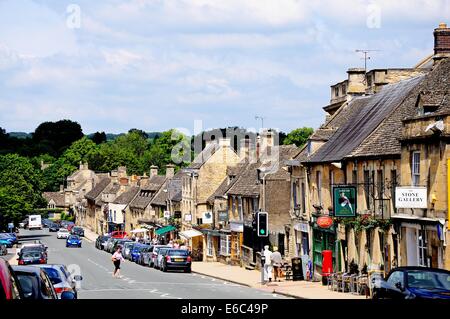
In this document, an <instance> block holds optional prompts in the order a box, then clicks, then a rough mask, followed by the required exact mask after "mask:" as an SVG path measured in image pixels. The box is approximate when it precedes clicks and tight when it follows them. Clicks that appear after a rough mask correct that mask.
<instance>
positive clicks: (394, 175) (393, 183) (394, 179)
mask: <svg viewBox="0 0 450 319" xmlns="http://www.w3.org/2000/svg"><path fill="white" fill-rule="evenodd" d="M396 186H397V170H395V169H393V170H391V199H394V198H395V187H396Z"/></svg>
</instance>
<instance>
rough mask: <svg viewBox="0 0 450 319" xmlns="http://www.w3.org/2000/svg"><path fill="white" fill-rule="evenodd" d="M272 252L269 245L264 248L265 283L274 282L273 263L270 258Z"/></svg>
mask: <svg viewBox="0 0 450 319" xmlns="http://www.w3.org/2000/svg"><path fill="white" fill-rule="evenodd" d="M271 256H272V252H271V251H270V250H269V245H265V246H264V258H265V260H264V281H266V282H267V281H269V282H270V281H272V262H271V259H270V257H271Z"/></svg>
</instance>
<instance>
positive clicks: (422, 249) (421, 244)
mask: <svg viewBox="0 0 450 319" xmlns="http://www.w3.org/2000/svg"><path fill="white" fill-rule="evenodd" d="M418 232H419V236H417V248H418V249H419V266H424V267H429V265H428V260H427V232H426V231H425V230H423V229H420V230H419V231H418Z"/></svg>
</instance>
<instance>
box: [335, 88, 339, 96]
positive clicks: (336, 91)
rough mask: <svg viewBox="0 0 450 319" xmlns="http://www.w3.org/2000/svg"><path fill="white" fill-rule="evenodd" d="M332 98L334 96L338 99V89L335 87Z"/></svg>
mask: <svg viewBox="0 0 450 319" xmlns="http://www.w3.org/2000/svg"><path fill="white" fill-rule="evenodd" d="M334 96H335V97H338V96H339V87H338V86H336V87H335V88H334Z"/></svg>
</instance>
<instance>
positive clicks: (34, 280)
mask: <svg viewBox="0 0 450 319" xmlns="http://www.w3.org/2000/svg"><path fill="white" fill-rule="evenodd" d="M12 268H13V270H14V273H15V274H16V276H17V278H18V280H19V283H20V287H21V289H22V293H23V296H24V298H25V299H58V296H57V294H56V291H55V289H54V288H53V284H52V282H51V280H50V278H49V277H48V275H47V274H46V272H45V271H44V270H43V269H41V268H39V267H31V266H13V267H12ZM65 293H68V294H72V295H73V296H74V294H73V293H70V292H65ZM65 296H68V295H67V294H64V293H63V294H62V295H61V299H66V298H65ZM67 299H73V298H67Z"/></svg>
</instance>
